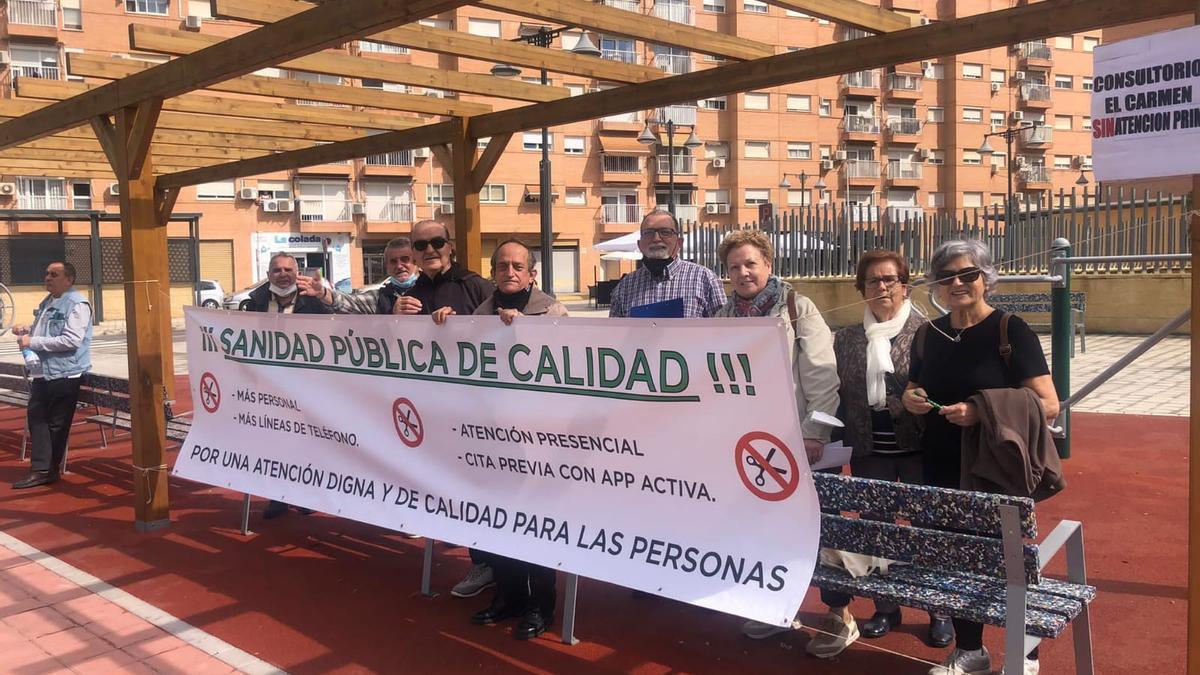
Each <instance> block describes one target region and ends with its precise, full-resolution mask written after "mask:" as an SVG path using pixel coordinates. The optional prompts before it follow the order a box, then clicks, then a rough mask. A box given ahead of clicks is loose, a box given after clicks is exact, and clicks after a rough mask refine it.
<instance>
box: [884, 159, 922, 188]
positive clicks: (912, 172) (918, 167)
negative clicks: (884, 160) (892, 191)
mask: <svg viewBox="0 0 1200 675" xmlns="http://www.w3.org/2000/svg"><path fill="white" fill-rule="evenodd" d="M924 169H925V165H924V164H922V163H920V162H911V161H906V160H893V161H890V162H888V165H887V179H888V183H889V184H890V185H893V186H896V187H919V186H920V184H921V178H922V176H923V175H924Z"/></svg>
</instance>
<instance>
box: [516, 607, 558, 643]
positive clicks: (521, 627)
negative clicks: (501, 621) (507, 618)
mask: <svg viewBox="0 0 1200 675" xmlns="http://www.w3.org/2000/svg"><path fill="white" fill-rule="evenodd" d="M552 623H554V615H553V614H542V611H541V610H540V609H531V610H529V611H528V612H525V616H523V617H521V623H519V624H517V628H516V630H514V631H513V637H515V638H517V639H518V640H532V639H533V638H535V637H537V636H539V635H541V634H542V633H545V632H546V628H548V627H549V626H550V624H552Z"/></svg>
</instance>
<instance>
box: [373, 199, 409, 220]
mask: <svg viewBox="0 0 1200 675" xmlns="http://www.w3.org/2000/svg"><path fill="white" fill-rule="evenodd" d="M413 207H414V205H413V203H412V202H398V201H396V200H394V199H388V200H379V201H376V200H373V199H370V198H368V199H367V220H368V221H382V222H389V223H406V222H410V221H412V219H413Z"/></svg>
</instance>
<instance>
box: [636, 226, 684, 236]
mask: <svg viewBox="0 0 1200 675" xmlns="http://www.w3.org/2000/svg"><path fill="white" fill-rule="evenodd" d="M656 234H657V235H658V238H659V239H674V238H675V235H676V234H678V233H677V232H675V228H673V227H650V228H646V229H644V230H642V238H643V239H653V238H654V235H656Z"/></svg>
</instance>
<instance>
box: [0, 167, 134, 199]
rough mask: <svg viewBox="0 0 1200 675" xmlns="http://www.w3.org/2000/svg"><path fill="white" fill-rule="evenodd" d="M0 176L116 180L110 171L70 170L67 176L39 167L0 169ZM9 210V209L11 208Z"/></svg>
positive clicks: (61, 172) (62, 172) (55, 170)
mask: <svg viewBox="0 0 1200 675" xmlns="http://www.w3.org/2000/svg"><path fill="white" fill-rule="evenodd" d="M0 175H4V176H14V177H15V176H35V177H38V178H91V179H95V180H109V181H115V180H116V179H117V177H116V176H115V175H114V174H113V172H112V169H105V170H103V171H101V170H94V171H92V170H89V171H83V170H80V169H72V170H71V172H70V173H69V174H68V173H66V172H64V171H60V170H58V169H44V168H40V167H38V168H23V169H9V168H0ZM9 208H11V206H10V207H9Z"/></svg>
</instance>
